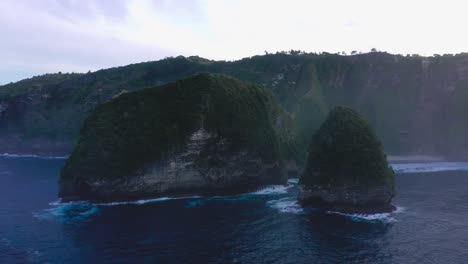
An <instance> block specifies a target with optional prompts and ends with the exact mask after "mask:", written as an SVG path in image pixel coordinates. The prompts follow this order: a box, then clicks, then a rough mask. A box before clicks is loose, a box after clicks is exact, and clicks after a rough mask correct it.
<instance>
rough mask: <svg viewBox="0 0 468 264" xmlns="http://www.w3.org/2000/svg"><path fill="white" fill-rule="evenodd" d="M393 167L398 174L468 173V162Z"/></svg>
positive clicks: (410, 164)
mask: <svg viewBox="0 0 468 264" xmlns="http://www.w3.org/2000/svg"><path fill="white" fill-rule="evenodd" d="M391 166H392V168H393V170H394V171H395V172H396V173H419V172H438V171H468V162H430V163H397V164H392V165H391Z"/></svg>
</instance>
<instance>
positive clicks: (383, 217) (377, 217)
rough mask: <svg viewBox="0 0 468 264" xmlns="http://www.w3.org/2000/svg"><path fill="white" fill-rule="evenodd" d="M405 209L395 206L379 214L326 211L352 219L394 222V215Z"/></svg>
mask: <svg viewBox="0 0 468 264" xmlns="http://www.w3.org/2000/svg"><path fill="white" fill-rule="evenodd" d="M405 210H406V209H405V208H404V207H397V208H396V210H395V211H393V212H391V213H380V214H346V213H341V212H335V211H328V212H327V213H328V214H336V215H342V216H346V217H350V218H351V219H352V220H354V221H370V222H375V221H379V222H384V223H391V222H396V221H397V220H396V218H395V215H396V214H399V213H402V212H404V211H405Z"/></svg>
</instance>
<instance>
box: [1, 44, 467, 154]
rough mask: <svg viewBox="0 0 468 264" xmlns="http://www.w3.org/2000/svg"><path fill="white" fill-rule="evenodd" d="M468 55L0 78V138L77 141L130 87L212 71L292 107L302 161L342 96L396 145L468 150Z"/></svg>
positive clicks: (322, 57) (258, 59)
mask: <svg viewBox="0 0 468 264" xmlns="http://www.w3.org/2000/svg"><path fill="white" fill-rule="evenodd" d="M467 59H468V54H458V55H450V56H449V55H447V56H435V57H421V56H401V55H392V54H388V53H384V52H371V53H368V54H357V55H353V56H340V55H337V54H329V53H322V54H313V53H303V52H299V51H290V52H279V53H276V54H266V55H262V56H253V57H250V58H245V59H242V60H238V61H212V60H207V59H204V58H200V57H196V56H193V57H183V56H178V57H170V58H166V59H163V60H160V61H154V62H144V63H138V64H132V65H127V66H124V67H117V68H111V69H106V70H100V71H97V72H92V73H87V74H72V75H67V74H62V75H61V76H60V75H59V74H54V75H46V76H43V77H35V78H31V79H28V80H24V81H21V82H18V83H15V84H10V85H6V86H1V87H0V105H1V106H0V109H1V110H0V112H2V113H0V139H2V140H0V149H1V148H2V146H3V145H2V143H1V142H2V141H3V142H7V143H8V142H13V141H15V142H16V143H17V144H22V145H23V149H28V148H29V147H30V146H36V145H38V146H39V145H43V144H42V143H44V142H43V141H44V140H45V141H47V142H48V143H49V145H51V146H54V145H60V146H68V149H70V150H71V149H72V147H73V146H74V144H75V143H76V141H77V139H78V136H79V131H80V128H81V127H82V125H83V124H84V121H85V120H86V118H87V117H88V116H89V115H90V114H91V113H92V112H93V110H94V109H95V108H96V107H97V106H98V105H100V104H102V103H105V102H108V101H110V100H112V99H113V98H115V97H117V96H119V95H121V94H124V93H128V92H133V91H138V90H142V89H145V88H150V87H154V86H160V85H164V84H166V83H169V82H173V81H176V80H180V79H183V78H187V77H189V76H191V75H193V74H196V73H198V72H212V73H221V74H226V75H229V76H232V77H234V78H238V79H240V80H243V81H249V82H252V83H254V84H257V85H259V86H262V87H264V88H267V89H269V90H270V91H271V92H272V94H273V95H274V97H276V99H277V100H278V102H279V103H280V105H281V106H282V107H283V108H284V110H285V111H287V112H288V113H289V117H288V118H289V121H288V120H286V119H284V120H283V124H286V123H288V124H289V125H288V127H290V128H291V127H295V128H296V130H295V131H289V130H288V129H286V130H285V133H286V134H287V135H288V136H287V137H286V139H285V140H286V141H288V142H290V143H291V142H294V143H293V144H292V145H291V147H284V148H282V149H281V151H282V153H289V154H288V155H293V156H294V155H296V156H297V158H298V159H299V160H305V158H306V155H305V153H306V151H305V147H302V146H304V145H305V146H307V145H308V143H309V142H310V137H309V135H311V134H313V133H314V132H315V131H316V130H317V129H318V127H319V126H320V124H321V123H322V122H323V120H324V119H325V117H326V115H327V113H328V111H329V109H332V108H333V107H336V106H339V105H349V106H350V107H352V108H353V109H356V110H357V111H359V113H361V114H362V115H363V116H364V117H365V118H366V119H367V120H369V123H370V124H371V125H372V127H373V128H375V132H376V134H377V135H378V137H379V139H380V140H381V141H382V144H383V145H384V146H385V149H386V151H387V152H388V153H390V154H394V155H408V154H428V155H456V156H459V155H462V154H465V155H468V142H467V141H466V140H465V137H464V136H463V135H465V134H467V133H468V127H467V126H465V125H464V124H465V123H466V122H464V120H465V113H466V111H465V110H466V108H465V106H466V105H467V104H466V100H467V99H466V98H467V96H466V90H467V88H468V86H467V84H466V79H467V77H468V68H467V67H466V66H465V65H466V60H467ZM44 78H45V79H44ZM45 80H47V81H45ZM287 145H288V144H285V145H284V146H287ZM31 152H32V151H31ZM294 153H296V154H294ZM57 154H68V153H66V152H65V153H57Z"/></svg>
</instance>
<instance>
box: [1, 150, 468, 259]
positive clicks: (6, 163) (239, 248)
mask: <svg viewBox="0 0 468 264" xmlns="http://www.w3.org/2000/svg"><path fill="white" fill-rule="evenodd" d="M63 163H64V160H61V159H40V158H13V157H4V156H3V157H0V179H1V184H0V199H1V202H2V205H1V207H0V263H467V262H468V171H464V170H468V164H465V163H435V164H434V163H433V164H418V165H398V166H396V167H395V169H397V170H398V172H399V174H398V175H397V192H398V196H397V197H396V199H395V200H394V204H395V205H396V206H398V208H399V209H398V211H397V212H396V213H392V214H379V215H371V216H359V215H340V214H336V213H331V212H328V213H327V212H320V211H313V210H312V211H304V210H302V209H301V208H300V207H299V206H297V204H296V203H295V196H296V194H297V189H296V186H295V183H294V180H293V181H291V182H290V183H291V184H290V186H288V187H274V188H268V189H265V190H262V191H259V192H256V193H251V194H245V195H239V196H231V197H202V198H196V197H192V198H186V199H172V200H171V199H154V200H145V201H135V202H133V203H120V204H103V205H92V204H89V203H71V204H55V203H52V204H51V202H54V201H56V200H57V198H56V194H57V180H58V174H59V171H60V168H61V166H62V165H63ZM430 171H432V172H430ZM434 171H438V172H434ZM405 172H413V173H405ZM414 172H418V173H414Z"/></svg>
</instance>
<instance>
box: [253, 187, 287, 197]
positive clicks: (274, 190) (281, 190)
mask: <svg viewBox="0 0 468 264" xmlns="http://www.w3.org/2000/svg"><path fill="white" fill-rule="evenodd" d="M292 187H293V186H292V185H270V186H266V187H264V188H261V189H259V190H257V191H255V192H251V193H248V194H250V195H272V194H285V193H288V189H290V188H292Z"/></svg>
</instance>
